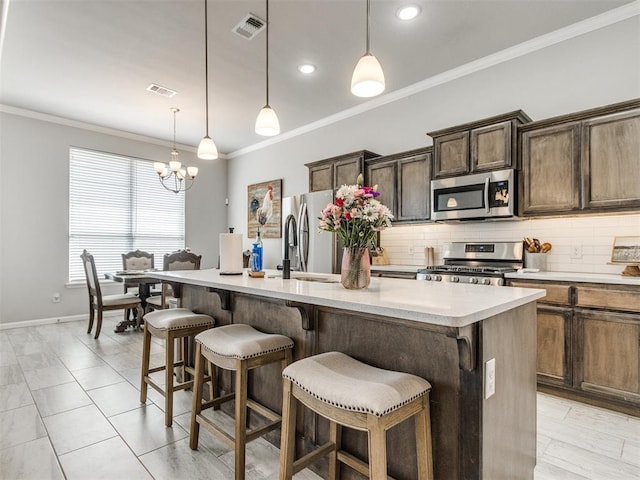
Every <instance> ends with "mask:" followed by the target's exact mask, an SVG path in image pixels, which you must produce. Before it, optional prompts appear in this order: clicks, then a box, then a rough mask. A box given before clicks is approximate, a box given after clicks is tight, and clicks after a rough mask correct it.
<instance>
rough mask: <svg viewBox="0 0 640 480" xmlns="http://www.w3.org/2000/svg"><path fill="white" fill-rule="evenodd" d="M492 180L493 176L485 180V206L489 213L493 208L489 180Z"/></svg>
mask: <svg viewBox="0 0 640 480" xmlns="http://www.w3.org/2000/svg"><path fill="white" fill-rule="evenodd" d="M490 180H491V178H490V177H487V178H486V179H485V181H484V208H485V211H486V212H487V213H489V211H490V210H491V209H490V208H489V181H490Z"/></svg>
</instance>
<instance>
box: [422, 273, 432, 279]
mask: <svg viewBox="0 0 640 480" xmlns="http://www.w3.org/2000/svg"><path fill="white" fill-rule="evenodd" d="M424 279H425V280H427V281H428V280H431V275H429V274H428V273H427V274H425V276H424Z"/></svg>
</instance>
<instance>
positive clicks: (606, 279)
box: [505, 272, 640, 286]
mask: <svg viewBox="0 0 640 480" xmlns="http://www.w3.org/2000/svg"><path fill="white" fill-rule="evenodd" d="M505 276H506V277H507V278H512V279H514V280H516V279H521V280H547V281H556V282H584V283H611V284H618V285H637V286H640V277H626V276H622V275H616V274H611V273H582V272H525V273H518V272H515V273H507V274H506V275H505Z"/></svg>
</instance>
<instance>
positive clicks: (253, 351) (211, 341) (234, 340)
mask: <svg viewBox="0 0 640 480" xmlns="http://www.w3.org/2000/svg"><path fill="white" fill-rule="evenodd" d="M292 349H293V341H292V340H291V339H290V338H289V337H286V336H284V335H277V334H268V333H263V332H260V331H258V330H256V329H255V328H253V327H251V326H250V325H245V324H232V325H225V326H223V327H217V328H213V329H211V330H207V331H205V332H202V333H200V334H198V335H197V336H196V370H195V385H194V387H193V408H192V410H191V434H190V441H189V445H190V447H191V448H192V449H193V450H195V449H197V448H198V436H199V433H200V425H202V426H203V427H205V428H207V430H209V431H211V432H212V433H214V434H215V435H216V436H217V437H218V438H220V439H221V440H223V441H224V442H226V443H227V444H228V445H229V446H230V447H231V448H234V449H235V478H236V480H242V479H244V476H245V455H246V452H245V450H246V444H247V443H248V442H250V441H252V440H255V439H256V438H258V437H260V436H262V435H264V434H265V433H267V432H270V431H271V430H273V429H275V428H277V427H279V426H280V424H281V421H282V418H281V416H280V415H278V414H277V413H275V412H273V411H271V410H270V409H268V408H267V407H265V406H264V405H261V404H259V403H257V402H256V401H254V400H251V399H249V398H248V397H247V384H248V372H249V370H252V369H254V368H257V367H261V366H263V365H267V364H270V363H273V362H280V363H281V365H282V368H283V369H284V368H285V367H286V366H287V365H289V364H290V363H291V351H292ZM205 360H206V361H209V362H210V363H212V364H213V365H215V366H217V367H220V368H223V369H225V370H231V371H234V372H235V393H230V394H227V395H224V396H220V397H217V398H213V399H212V400H210V401H208V402H205V403H203V402H202V400H201V399H202V386H203V382H204V363H205ZM214 373H215V372H214V371H212V372H211V377H212V384H213V385H215V377H214ZM274 380H275V379H274ZM278 381H279V379H278ZM234 399H235V434H234V435H233V436H232V435H230V434H228V433H227V432H225V431H224V430H222V429H221V428H220V427H219V426H217V425H215V424H214V423H213V422H212V421H211V420H210V419H208V418H206V417H205V416H203V415H202V410H204V409H207V408H211V407H214V408H217V407H219V406H220V405H221V404H223V403H225V402H228V401H231V400H234ZM247 408H250V409H251V410H254V411H256V412H257V413H259V414H260V415H262V416H263V417H265V418H266V419H267V420H269V422H268V423H267V424H266V425H263V426H260V427H257V428H255V429H253V430H247V427H248V426H247Z"/></svg>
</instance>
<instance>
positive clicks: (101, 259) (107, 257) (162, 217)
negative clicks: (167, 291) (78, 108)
mask: <svg viewBox="0 0 640 480" xmlns="http://www.w3.org/2000/svg"><path fill="white" fill-rule="evenodd" d="M182 248H184V194H177V195H176V194H173V193H171V192H169V191H167V190H165V189H164V188H163V187H162V185H161V184H160V182H159V181H158V178H157V174H156V173H155V171H154V169H153V163H152V161H149V160H143V159H138V158H128V157H123V156H120V155H114V154H111V153H104V152H96V151H91V150H84V149H79V148H71V149H69V281H70V282H73V281H79V280H84V278H85V275H84V268H83V266H82V260H81V259H80V255H81V254H82V250H83V249H87V251H89V253H91V254H93V256H94V258H95V261H96V269H97V271H98V275H99V276H102V275H103V274H104V273H105V272H115V271H117V270H122V256H121V254H123V253H126V252H129V251H131V250H136V249H140V250H144V251H146V252H149V253H153V254H154V257H155V258H154V261H155V266H156V268H162V257H163V256H164V254H165V253H168V252H173V251H175V250H179V249H182Z"/></svg>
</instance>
